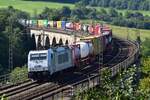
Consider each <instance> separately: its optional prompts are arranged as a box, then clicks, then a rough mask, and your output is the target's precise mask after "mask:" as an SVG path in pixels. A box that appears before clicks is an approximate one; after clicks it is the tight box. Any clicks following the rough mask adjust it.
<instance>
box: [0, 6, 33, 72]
mask: <svg viewBox="0 0 150 100" xmlns="http://www.w3.org/2000/svg"><path fill="white" fill-rule="evenodd" d="M0 16H1V17H0V25H1V27H0V52H1V53H0V65H1V67H2V68H1V69H2V70H0V73H1V74H6V73H8V71H9V68H8V48H9V42H11V43H12V49H13V56H14V58H15V59H13V64H14V66H23V65H24V64H25V63H26V60H27V53H28V52H29V50H31V49H33V48H32V47H31V45H32V43H30V42H31V40H32V39H31V37H30V36H26V35H23V34H22V33H25V32H26V30H24V28H23V26H22V25H20V24H19V23H18V19H19V18H28V17H29V15H28V14H27V13H25V12H22V11H19V10H16V9H14V8H13V7H12V6H9V7H8V8H7V9H0ZM10 23H11V24H12V25H11V24H10ZM11 26H12V27H11ZM25 37H27V38H25Z"/></svg>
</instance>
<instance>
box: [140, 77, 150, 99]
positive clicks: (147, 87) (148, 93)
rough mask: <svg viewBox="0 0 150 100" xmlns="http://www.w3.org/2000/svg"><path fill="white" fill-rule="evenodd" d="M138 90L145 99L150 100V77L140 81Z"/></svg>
mask: <svg viewBox="0 0 150 100" xmlns="http://www.w3.org/2000/svg"><path fill="white" fill-rule="evenodd" d="M139 89H140V91H141V93H142V94H143V95H144V96H145V98H150V77H146V78H143V79H141V80H140V83H139Z"/></svg>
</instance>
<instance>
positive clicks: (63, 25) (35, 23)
mask: <svg viewBox="0 0 150 100" xmlns="http://www.w3.org/2000/svg"><path fill="white" fill-rule="evenodd" d="M19 22H20V23H21V24H23V25H24V26H28V27H38V28H47V29H50V28H56V29H59V30H74V31H82V32H83V33H86V34H90V35H98V34H100V33H102V32H101V31H102V30H101V29H102V28H103V31H109V32H110V31H111V29H110V28H109V27H108V26H106V25H103V26H102V25H100V24H94V25H89V24H82V23H80V22H71V21H50V20H34V19H33V20H27V19H20V20H19Z"/></svg>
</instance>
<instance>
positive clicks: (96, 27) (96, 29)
mask: <svg viewBox="0 0 150 100" xmlns="http://www.w3.org/2000/svg"><path fill="white" fill-rule="evenodd" d="M93 33H94V35H99V34H100V26H99V25H96V26H94V32H93Z"/></svg>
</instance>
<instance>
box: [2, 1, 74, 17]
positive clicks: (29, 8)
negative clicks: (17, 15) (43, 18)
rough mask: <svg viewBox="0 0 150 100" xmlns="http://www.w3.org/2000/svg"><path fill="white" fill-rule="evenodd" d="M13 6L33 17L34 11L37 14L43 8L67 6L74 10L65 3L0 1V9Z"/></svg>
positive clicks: (71, 5)
mask: <svg viewBox="0 0 150 100" xmlns="http://www.w3.org/2000/svg"><path fill="white" fill-rule="evenodd" d="M10 5H11V6H13V7H14V8H16V9H20V10H22V11H26V12H29V13H30V14H31V15H33V13H34V11H35V10H36V11H37V13H38V14H39V13H40V12H42V10H43V9H44V8H45V7H49V8H52V9H60V8H62V7H63V6H68V7H70V8H71V9H72V8H74V5H73V4H67V3H56V2H44V1H23V0H0V8H7V7H8V6H10Z"/></svg>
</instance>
